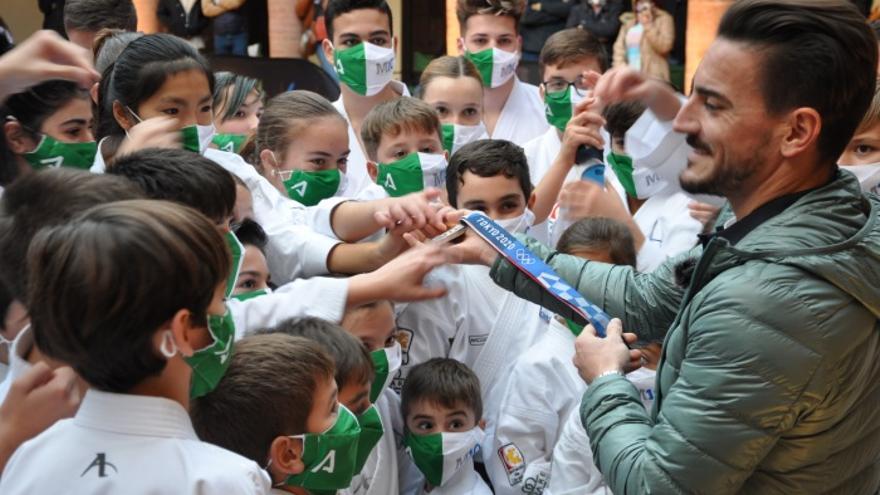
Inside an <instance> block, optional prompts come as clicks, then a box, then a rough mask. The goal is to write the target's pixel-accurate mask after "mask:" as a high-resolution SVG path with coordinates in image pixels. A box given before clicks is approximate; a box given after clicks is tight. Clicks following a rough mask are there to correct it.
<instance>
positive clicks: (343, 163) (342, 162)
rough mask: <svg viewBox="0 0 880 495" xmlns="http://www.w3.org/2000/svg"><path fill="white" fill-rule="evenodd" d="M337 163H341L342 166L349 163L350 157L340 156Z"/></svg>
mask: <svg viewBox="0 0 880 495" xmlns="http://www.w3.org/2000/svg"><path fill="white" fill-rule="evenodd" d="M336 163H337V164H338V165H340V166H342V165H347V164H348V158H340V159H339V160H337V161H336Z"/></svg>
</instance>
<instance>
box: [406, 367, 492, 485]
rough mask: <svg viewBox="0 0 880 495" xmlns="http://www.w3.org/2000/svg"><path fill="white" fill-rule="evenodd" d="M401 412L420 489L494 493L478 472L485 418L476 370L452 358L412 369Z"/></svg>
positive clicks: (407, 443) (407, 444) (408, 447)
mask: <svg viewBox="0 0 880 495" xmlns="http://www.w3.org/2000/svg"><path fill="white" fill-rule="evenodd" d="M401 410H402V411H403V417H404V420H405V421H406V435H405V437H404V444H405V445H406V447H407V449H408V450H409V452H410V455H411V456H412V458H413V461H414V462H415V464H416V466H418V468H419V470H420V471H421V472H422V474H423V475H424V477H425V482H424V485H423V487H422V490H420V491H419V493H422V494H424V493H432V494H435V495H437V494H439V495H443V494H450V495H453V494H454V495H463V494H475V495H477V494H479V495H482V494H491V493H492V490H490V489H489V487H488V486H486V483H485V482H484V481H483V479H482V478H480V475H479V474H477V472H476V471H474V458H475V456H476V455H477V454H478V453H479V451H480V443H481V442H482V439H483V435H484V433H483V429H484V428H485V421H484V420H483V419H482V417H483V403H482V400H481V398H480V380H479V379H478V378H477V376H476V375H475V374H474V372H473V371H471V370H470V369H469V368H468V367H467V366H465V365H464V364H462V363H460V362H458V361H456V360H454V359H448V358H434V359H431V360H429V361H427V362H425V363H422V364H420V365H418V366H416V367H414V368H413V369H412V373H411V374H410V377H409V379H408V380H407V382H406V385H404V387H403V391H402V393H401Z"/></svg>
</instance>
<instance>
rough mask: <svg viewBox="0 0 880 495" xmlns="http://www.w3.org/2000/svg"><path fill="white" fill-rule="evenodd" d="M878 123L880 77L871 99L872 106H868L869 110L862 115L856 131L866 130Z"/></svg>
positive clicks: (879, 112)
mask: <svg viewBox="0 0 880 495" xmlns="http://www.w3.org/2000/svg"><path fill="white" fill-rule="evenodd" d="M877 124H880V79H878V80H877V84H876V85H875V87H874V99H872V100H871V106H869V107H868V112H867V113H865V116H864V117H862V122H861V123H860V124H859V127H858V129H856V132H855V133H856V134H859V133H862V132H865V131H867V130H868V129H870V128H872V127H874V126H876V125H877Z"/></svg>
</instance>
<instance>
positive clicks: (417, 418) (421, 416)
mask: <svg viewBox="0 0 880 495" xmlns="http://www.w3.org/2000/svg"><path fill="white" fill-rule="evenodd" d="M419 419H429V420H431V421H433V420H434V418H433V417H431V416H428V415H426V414H416V415H415V416H413V420H419Z"/></svg>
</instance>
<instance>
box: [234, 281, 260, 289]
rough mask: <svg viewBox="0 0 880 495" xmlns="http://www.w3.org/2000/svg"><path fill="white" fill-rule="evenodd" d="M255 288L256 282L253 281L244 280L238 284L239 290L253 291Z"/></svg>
mask: <svg viewBox="0 0 880 495" xmlns="http://www.w3.org/2000/svg"><path fill="white" fill-rule="evenodd" d="M256 286H257V281H256V280H254V279H246V280H242V281H241V282H239V283H238V288H239V289H253V288H255V287H256Z"/></svg>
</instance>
